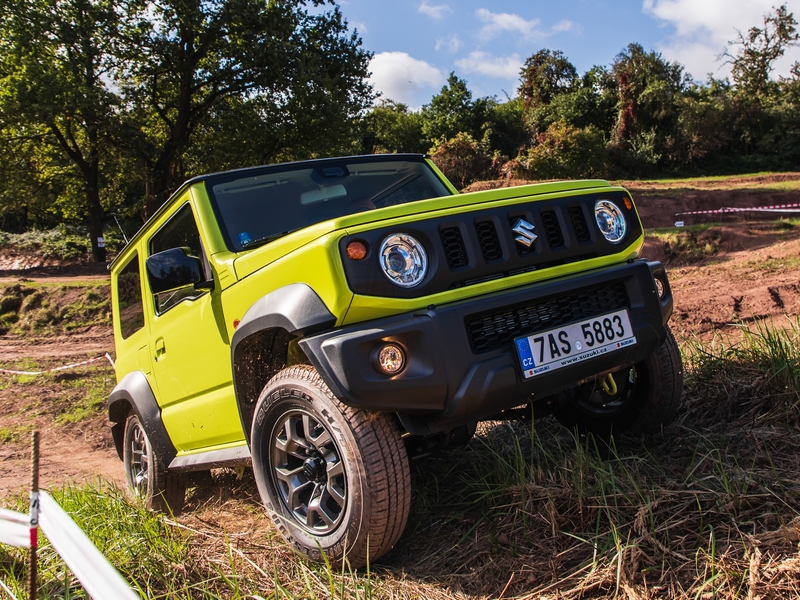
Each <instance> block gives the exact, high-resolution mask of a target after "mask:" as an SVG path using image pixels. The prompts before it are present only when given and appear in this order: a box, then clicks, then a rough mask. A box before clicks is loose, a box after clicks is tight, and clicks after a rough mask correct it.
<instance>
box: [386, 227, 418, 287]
mask: <svg viewBox="0 0 800 600" xmlns="http://www.w3.org/2000/svg"><path fill="white" fill-rule="evenodd" d="M379 259H380V261H381V269H383V273H384V274H385V275H386V277H388V278H389V281H391V282H392V283H395V284H397V285H399V286H400V287H414V286H415V285H419V283H420V282H421V281H422V280H423V279H424V278H425V273H427V272H428V256H427V255H426V254H425V248H423V247H422V244H420V243H419V242H418V241H417V240H416V239H414V238H413V237H411V236H410V235H407V234H405V233H396V234H394V235H390V236H389V237H387V238H386V239H385V240H383V243H382V244H381V251H380V253H379Z"/></svg>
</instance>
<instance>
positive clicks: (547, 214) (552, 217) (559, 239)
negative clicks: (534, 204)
mask: <svg viewBox="0 0 800 600" xmlns="http://www.w3.org/2000/svg"><path fill="white" fill-rule="evenodd" d="M540 214H541V217H542V223H543V224H544V233H545V236H546V237H547V243H548V244H549V245H550V248H553V249H554V248H561V247H562V246H563V245H564V234H563V233H562V232H561V227H560V226H559V224H558V217H557V216H556V211H554V210H543V211H542V212H541V213H540Z"/></svg>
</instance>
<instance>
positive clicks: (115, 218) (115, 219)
mask: <svg viewBox="0 0 800 600" xmlns="http://www.w3.org/2000/svg"><path fill="white" fill-rule="evenodd" d="M111 216H112V217H114V221H116V223H117V227H118V228H119V232H120V233H121V234H122V239H123V240H125V245H126V246H127V245H128V238H127V236H126V235H125V232H124V231H123V230H122V225H120V224H119V219H117V213H111Z"/></svg>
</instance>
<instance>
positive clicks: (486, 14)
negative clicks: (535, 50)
mask: <svg viewBox="0 0 800 600" xmlns="http://www.w3.org/2000/svg"><path fill="white" fill-rule="evenodd" d="M475 14H476V15H477V17H478V19H480V20H481V21H483V22H484V23H486V25H484V26H483V27H482V28H481V36H482V37H483V38H484V39H487V40H489V39H492V38H494V37H496V36H497V35H500V34H501V33H504V32H514V33H518V34H521V35H522V36H523V37H525V38H528V39H535V38H540V37H544V32H542V31H541V29H540V28H539V26H540V25H541V23H542V21H541V20H540V19H530V20H528V19H524V18H522V17H520V16H519V15H512V14H510V13H493V12H491V11H490V10H488V9H485V8H479V9H478V10H477V11H475Z"/></svg>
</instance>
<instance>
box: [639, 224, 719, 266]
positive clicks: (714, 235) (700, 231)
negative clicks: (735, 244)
mask: <svg viewBox="0 0 800 600" xmlns="http://www.w3.org/2000/svg"><path fill="white" fill-rule="evenodd" d="M648 235H649V236H650V237H652V238H655V239H657V240H658V241H659V242H661V243H662V244H663V245H664V254H665V257H666V259H667V260H679V261H683V262H697V261H700V260H704V259H706V258H710V257H712V256H714V255H715V254H716V253H717V252H719V248H720V245H721V243H722V237H721V235H720V233H719V232H718V231H716V230H715V229H713V228H710V227H704V228H703V227H699V226H693V227H692V228H691V229H684V228H680V229H668V230H653V231H650V232H648Z"/></svg>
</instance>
